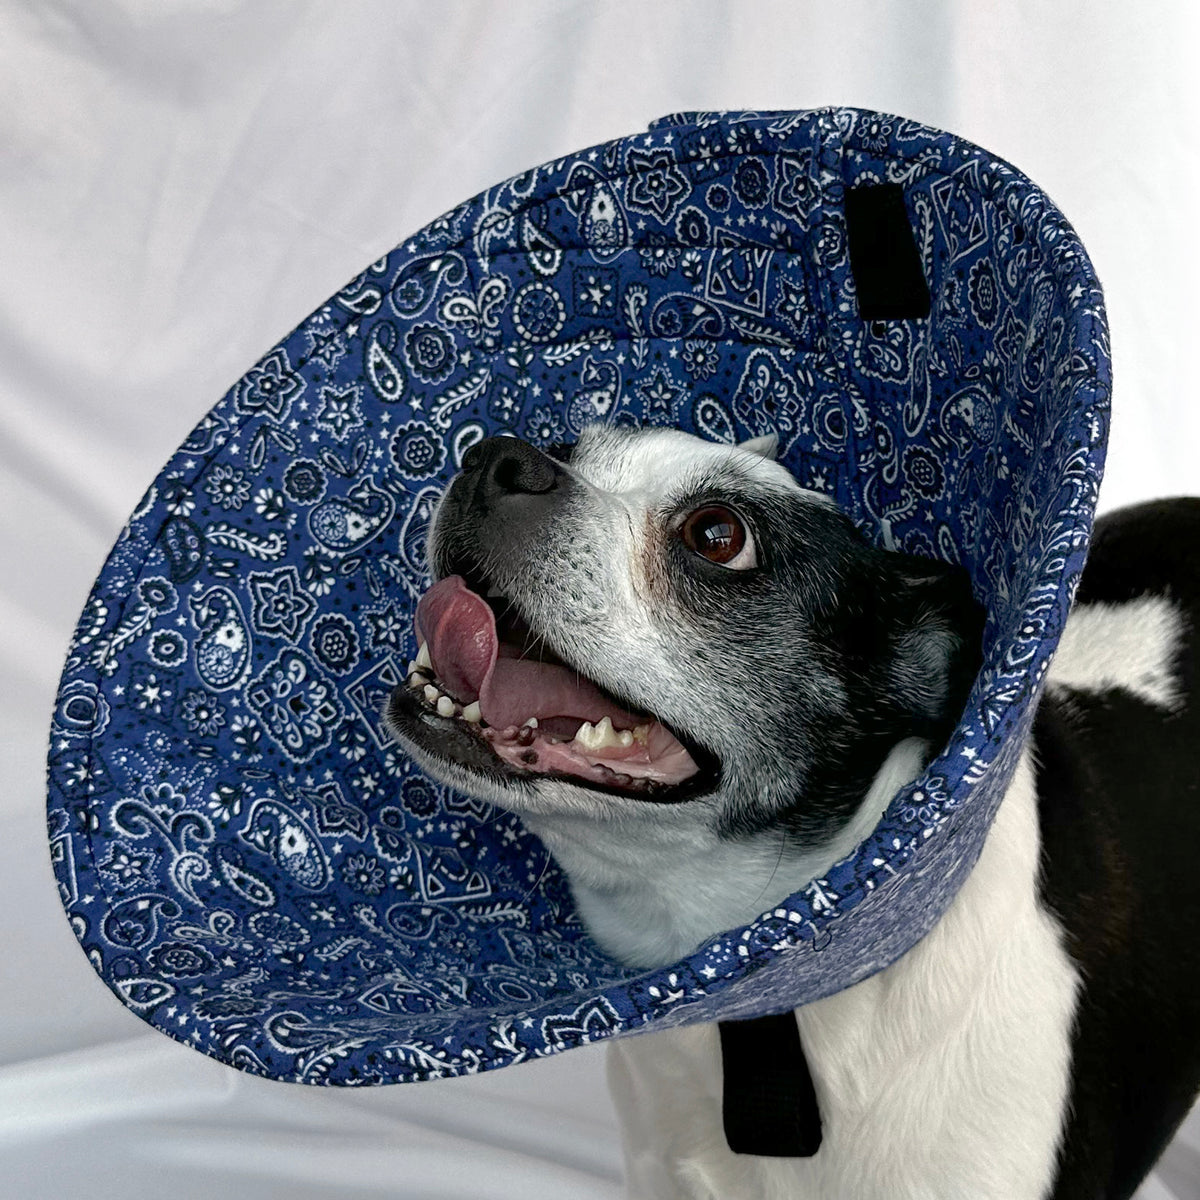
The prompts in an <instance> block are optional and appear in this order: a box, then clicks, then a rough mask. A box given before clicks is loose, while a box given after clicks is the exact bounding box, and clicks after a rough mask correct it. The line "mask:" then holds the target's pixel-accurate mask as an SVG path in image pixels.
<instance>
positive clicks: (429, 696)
mask: <svg viewBox="0 0 1200 1200" xmlns="http://www.w3.org/2000/svg"><path fill="white" fill-rule="evenodd" d="M441 696H442V693H441V692H439V691H438V690H437V688H435V687H434V686H433V684H432V683H427V684H426V685H425V699H426V700H428V701H429V703H430V704H436V703H437V702H438V701H439V700H440V699H441Z"/></svg>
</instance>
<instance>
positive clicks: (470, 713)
mask: <svg viewBox="0 0 1200 1200" xmlns="http://www.w3.org/2000/svg"><path fill="white" fill-rule="evenodd" d="M462 715H463V720H464V721H470V722H471V724H472V725H478V724H479V722H480V721H482V720H483V713H482V712H481V711H480V708H479V701H478V700H472V701H471V703H470V704H468V705H467V707H466V708H464V709H463V711H462Z"/></svg>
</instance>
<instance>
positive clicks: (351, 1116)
mask: <svg viewBox="0 0 1200 1200" xmlns="http://www.w3.org/2000/svg"><path fill="white" fill-rule="evenodd" d="M1190 7H1191V6H1189V5H1188V4H1187V3H1186V2H1185V0H1177V2H1175V3H1163V4H1157V5H1153V6H1136V5H1130V4H1128V3H1126V0H1092V3H1088V4H1084V3H1075V2H1066V0H1064V3H1061V4H1057V5H1053V6H1051V5H1044V4H1039V3H1036V2H1035V0H1025V2H1024V3H1007V4H1003V5H1001V4H978V5H975V4H972V5H968V4H966V3H953V2H952V0H944V2H942V3H938V2H936V0H890V2H888V0H875V2H870V0H842V3H839V4H830V3H828V2H827V0H804V2H793V3H765V2H757V3H749V2H745V3H740V4H739V3H720V2H719V0H708V2H702V0H694V2H691V0H676V2H675V3H672V4H670V5H652V4H648V3H644V2H641V0H628V2H612V3H599V2H595V3H580V2H574V3H570V2H567V0H558V2H553V0H542V2H538V0H504V2H497V3H492V4H488V3H478V2H476V3H467V2H458V0H451V2H443V3H437V4H433V3H427V2H416V0H410V2H404V3H397V2H393V0H375V2H368V0H362V2H358V0H344V2H342V3H338V4H332V3H330V4H319V3H315V2H313V3H299V2H296V3H283V2H280V0H5V3H4V4H3V6H2V7H0V462H2V463H3V474H2V475H0V526H2V529H3V547H2V551H0V553H2V555H3V557H2V558H0V563H2V571H0V655H2V660H0V661H2V664H3V665H2V675H0V680H2V682H3V687H2V688H0V713H2V718H3V719H2V720H0V745H2V754H0V770H2V771H3V777H2V778H3V787H2V790H0V823H2V824H0V912H2V914H3V916H2V918H0V919H2V922H3V924H2V925H0V1197H12V1198H13V1200H50V1198H52V1197H53V1198H55V1200H57V1198H59V1197H67V1196H71V1197H73V1196H87V1197H89V1198H90V1200H107V1198H109V1197H113V1198H115V1197H118V1196H119V1197H126V1196H128V1195H151V1194H155V1195H170V1196H174V1197H181V1198H190V1197H200V1196H209V1195H211V1194H224V1195H230V1196H236V1197H239V1198H241V1197H247V1198H251V1200H257V1198H261V1197H282V1196H287V1197H288V1198H289V1200H305V1198H308V1197H312V1198H318V1197H331V1196H336V1197H351V1198H352V1197H366V1196H383V1195H387V1196H391V1197H422V1198H424V1197H432V1196H437V1197H444V1198H448V1200H459V1198H461V1200H479V1198H481V1197H487V1198H492V1197H510V1196H511V1197H521V1198H522V1200H537V1198H539V1197H545V1198H551V1197H554V1198H561V1197H573V1198H574V1197H579V1198H582V1200H588V1198H592V1197H595V1198H600V1197H604V1198H610V1197H616V1196H618V1195H620V1194H621V1187H620V1182H619V1179H620V1155H619V1149H618V1147H617V1144H616V1140H615V1126H614V1122H613V1119H612V1117H611V1115H610V1112H609V1108H608V1100H607V1096H606V1093H605V1091H604V1087H603V1074H602V1061H601V1054H600V1053H599V1051H597V1050H592V1049H588V1050H579V1051H575V1052H572V1053H570V1054H567V1055H565V1056H563V1057H561V1058H557V1059H553V1060H549V1061H545V1062H540V1063H535V1064H531V1065H527V1066H520V1067H517V1068H514V1069H511V1070H507V1071H502V1072H498V1073H494V1074H491V1075H487V1076H483V1077H479V1078H474V1079H467V1080H453V1081H448V1082H446V1083H432V1084H426V1085H423V1086H420V1087H411V1086H409V1087H393V1088H385V1089H380V1090H376V1091H372V1092H349V1091H339V1090H332V1089H331V1090H319V1089H313V1090H310V1089H306V1088H301V1087H297V1086H288V1085H283V1084H272V1083H268V1082H265V1081H263V1080H259V1079H254V1078H251V1077H249V1076H245V1075H242V1074H239V1073H238V1072H236V1071H233V1070H230V1069H228V1068H226V1067H223V1066H221V1065H220V1064H218V1063H216V1062H215V1061H212V1060H210V1059H207V1058H204V1057H203V1056H201V1055H199V1054H196V1053H193V1052H192V1051H189V1050H188V1049H186V1048H184V1047H182V1046H180V1045H177V1044H176V1043H174V1042H172V1041H169V1040H168V1039H166V1038H164V1037H162V1036H161V1035H159V1034H157V1033H155V1032H153V1031H151V1030H150V1029H149V1028H148V1027H147V1026H145V1025H143V1024H142V1023H141V1022H140V1021H139V1020H138V1019H137V1018H136V1017H134V1016H133V1015H132V1014H130V1013H129V1012H127V1011H126V1010H125V1009H124V1008H122V1007H121V1005H120V1004H119V1003H118V1002H117V1000H116V999H115V998H114V997H113V996H112V995H111V994H110V993H109V992H108V990H107V989H106V988H105V987H104V986H103V985H102V984H101V983H100V982H99V980H98V979H97V978H96V976H95V975H94V974H93V972H92V969H91V967H90V966H89V965H88V964H87V962H86V961H85V959H84V957H83V955H82V954H81V953H80V952H79V949H78V946H77V945H76V943H75V940H74V938H73V937H72V935H71V933H70V931H69V930H68V928H67V925H66V922H65V921H64V919H63V915H62V912H61V910H60V908H59V903H58V899H57V895H56V892H55V887H54V882H53V879H52V876H51V871H50V867H49V863H48V858H47V851H46V846H45V841H44V831H43V802H44V794H43V753H44V744H45V739H46V734H47V725H48V717H49V713H50V709H51V703H52V698H53V694H54V688H55V684H56V681H57V678H58V674H59V671H60V668H61V664H62V660H63V657H64V654H65V651H66V646H67V641H68V638H69V636H70V633H71V630H72V627H73V625H74V622H75V619H76V617H77V615H78V613H79V611H80V609H81V607H82V605H83V602H84V599H85V598H86V595H87V592H88V589H89V586H90V584H91V582H92V579H93V577H94V575H95V573H96V571H97V570H98V569H99V567H100V565H101V563H102V561H103V559H104V557H105V555H106V553H107V551H108V549H109V548H110V546H111V545H112V543H113V541H114V540H115V538H116V536H117V533H118V531H119V530H120V528H121V526H122V525H123V523H124V521H125V519H126V517H127V515H128V514H129V513H130V511H131V510H132V509H133V507H134V505H135V503H136V502H137V500H138V498H139V497H140V495H141V493H142V491H143V489H144V488H145V487H146V486H147V485H148V484H149V482H150V481H151V480H152V479H153V478H154V476H155V475H156V474H157V472H158V470H159V468H160V467H161V466H162V464H163V463H164V462H165V461H166V459H167V457H168V456H169V454H170V453H171V452H172V451H173V450H174V449H175V447H176V446H177V445H178V444H179V443H180V442H181V441H182V440H183V438H184V437H185V436H186V434H187V433H188V431H189V430H190V429H191V428H192V426H193V424H194V423H195V422H196V420H197V419H198V418H199V417H200V416H201V415H202V414H203V413H204V412H205V411H206V410H207V409H208V408H209V407H210V406H211V405H212V404H213V403H214V402H215V401H216V400H217V399H218V398H219V397H220V396H221V394H222V393H223V392H224V391H225V389H226V388H227V387H228V385H229V384H230V383H231V382H232V381H233V380H235V379H236V378H237V377H238V376H239V375H241V374H242V372H243V371H244V370H245V369H246V368H247V367H248V366H250V364H251V363H253V362H254V361H255V360H256V359H257V358H258V357H259V356H260V355H261V354H262V353H263V352H264V351H266V350H267V349H268V348H269V347H270V346H271V345H272V344H274V343H275V341H276V340H277V339H278V338H279V337H280V336H281V335H283V334H284V333H286V332H287V331H288V330H289V329H291V328H292V327H293V326H294V325H295V324H296V323H297V322H298V321H299V320H300V319H301V318H302V317H304V316H306V315H307V314H308V313H309V312H310V311H311V310H312V309H313V308H314V307H316V305H317V304H319V303H320V302H321V301H323V300H325V299H326V298H327V297H328V296H329V295H330V294H331V293H332V292H334V291H335V290H336V289H337V288H339V287H340V286H341V285H342V284H343V283H345V282H346V281H347V280H348V279H349V278H350V277H351V276H352V275H354V274H355V273H357V272H358V271H359V270H360V269H361V268H362V267H364V266H365V265H366V264H367V263H368V262H370V261H372V260H373V259H375V258H377V257H379V256H380V255H381V254H383V253H384V251H386V250H387V249H388V248H390V247H391V246H392V245H393V243H395V242H397V241H399V240H400V239H401V238H402V237H404V236H405V235H407V234H408V233H411V232H413V231H415V230H416V229H418V228H420V227H421V226H422V225H424V224H425V223H426V222H427V221H428V220H430V219H431V218H433V217H435V216H437V215H438V214H439V213H441V212H442V211H444V210H445V209H447V208H449V207H450V206H451V205H453V204H454V203H456V202H457V201H459V200H461V199H465V198H466V197H467V196H469V195H472V194H474V193H475V192H476V191H478V190H480V189H481V188H483V187H485V186H487V185H489V184H491V183H494V182H497V181H499V180H501V179H503V178H505V177H507V176H509V175H511V174H513V173H515V172H517V171H519V170H521V169H523V168H525V167H528V166H531V165H533V164H535V163H538V162H542V161H544V160H546V159H550V158H553V157H555V156H557V155H561V154H563V153H566V152H568V151H572V150H575V149H579V148H582V147H584V146H587V145H589V144H591V143H593V142H598V141H602V140H604V139H607V138H611V137H615V136H619V135H621V134H625V133H630V132H634V131H636V130H638V129H640V128H642V127H643V126H644V124H645V123H646V122H647V121H648V120H650V119H652V118H654V117H656V116H659V115H661V114H663V113H666V112H670V111H675V110H679V109H686V108H739V107H751V106H752V107H772V108H804V107H815V106H819V105H826V104H831V103H846V104H854V105H860V106H864V107H873V108H878V109H883V110H887V111H892V112H897V113H902V114H905V115H908V116H912V117H915V118H917V119H919V120H922V121H925V122H927V123H929V124H931V125H935V126H940V127H942V128H946V129H952V130H955V131H957V132H959V133H961V134H963V135H964V136H965V137H967V138H969V139H971V140H972V141H975V142H977V143H979V144H981V145H983V146H986V147H987V148H988V149H990V150H992V151H994V152H995V153H997V154H999V155H1001V156H1003V157H1005V158H1008V159H1009V160H1011V161H1012V162H1014V163H1015V164H1016V165H1018V166H1019V167H1020V168H1021V169H1022V170H1024V171H1025V172H1026V173H1027V174H1029V175H1030V176H1031V177H1032V178H1033V179H1034V180H1036V181H1037V182H1038V183H1039V184H1041V185H1042V186H1043V187H1044V188H1045V189H1046V190H1047V191H1048V192H1049V193H1050V194H1051V196H1053V197H1054V198H1055V200H1056V201H1057V202H1058V204H1059V205H1060V206H1061V207H1062V208H1063V210H1064V211H1065V212H1066V213H1067V215H1068V216H1069V217H1070V219H1071V220H1072V221H1073V222H1074V224H1075V225H1076V227H1077V229H1078V230H1079V232H1080V234H1081V236H1082V238H1083V241H1084V243H1085V244H1086V245H1087V247H1088V248H1089V250H1090V252H1091V255H1092V258H1093V260H1094V262H1095V264H1096V268H1097V271H1098V273H1099V275H1100V278H1101V280H1102V281H1103V283H1104V284H1105V287H1106V291H1107V295H1108V304H1109V312H1110V315H1111V320H1112V333H1113V344H1114V353H1115V371H1116V388H1115V419H1114V424H1113V433H1112V443H1111V450H1110V456H1109V468H1108V478H1107V482H1106V484H1105V489H1104V492H1103V493H1102V497H1101V507H1102V508H1112V507H1115V506H1116V505H1118V504H1121V503H1126V502H1129V501H1133V500H1138V499H1143V498H1147V497H1150V496H1155V495H1165V494H1170V493H1179V492H1185V491H1191V492H1200V468H1198V467H1197V464H1196V458H1197V454H1198V452H1200V403H1198V401H1197V396H1196V387H1195V381H1194V378H1193V373H1194V370H1195V366H1196V362H1197V353H1196V342H1197V334H1196V331H1197V328H1198V327H1200V321H1198V318H1200V287H1198V286H1197V280H1198V279H1200V248H1198V244H1197V238H1196V232H1195V229H1196V224H1195V211H1196V204H1197V195H1198V194H1200V142H1198V139H1200V122H1198V120H1197V118H1198V117H1200V86H1198V84H1197V79H1196V62H1197V60H1198V57H1200V56H1198V54H1197V51H1198V49H1200V38H1198V36H1197V35H1198V25H1197V21H1196V18H1194V17H1193V16H1192V15H1191V12H1190ZM1147 1019H1149V1020H1153V1013H1148V1014H1147ZM1198 1195H1200V1119H1198V1115H1193V1118H1192V1120H1191V1121H1190V1123H1189V1125H1188V1126H1187V1127H1186V1128H1185V1131H1184V1133H1183V1134H1182V1135H1181V1137H1180V1138H1179V1139H1177V1141H1176V1143H1175V1144H1174V1146H1173V1147H1172V1149H1171V1150H1170V1152H1169V1153H1168V1155H1167V1157H1166V1159H1164V1161H1163V1163H1162V1164H1161V1165H1160V1168H1159V1169H1158V1171H1156V1173H1155V1175H1154V1176H1153V1177H1152V1178H1151V1179H1150V1180H1149V1181H1148V1183H1147V1184H1146V1186H1145V1187H1144V1189H1143V1191H1142V1192H1141V1193H1140V1194H1139V1196H1140V1200H1168V1198H1174V1200H1194V1198H1195V1197H1196V1196H1198Z"/></svg>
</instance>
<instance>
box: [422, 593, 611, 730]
mask: <svg viewBox="0 0 1200 1200" xmlns="http://www.w3.org/2000/svg"><path fill="white" fill-rule="evenodd" d="M417 630H418V632H419V633H420V635H421V637H423V638H424V639H425V642H426V644H427V645H428V647H429V658H430V661H431V662H432V663H433V671H434V674H435V675H436V676H437V678H438V680H439V681H440V682H441V684H442V686H443V687H444V688H445V690H446V691H448V692H449V693H450V694H451V695H452V696H454V697H455V699H457V700H458V701H459V702H460V703H462V704H470V703H471V701H473V700H478V701H479V707H480V711H481V713H482V714H483V719H484V720H485V721H486V722H487V723H488V724H489V725H492V726H495V727H496V728H498V729H504V728H505V727H506V726H509V725H523V724H524V723H525V722H526V721H527V720H529V718H530V717H537V718H539V720H540V719H542V718H544V717H575V718H578V719H579V720H581V721H590V722H591V723H592V724H593V725H594V724H596V723H597V722H599V721H602V720H603V719H604V718H605V717H611V718H612V722H613V724H614V725H615V726H616V727H617V728H618V729H631V728H633V726H634V724H635V721H634V720H633V718H632V716H631V714H629V713H627V712H626V711H625V710H624V709H623V708H621V707H619V706H618V705H616V704H613V703H612V701H610V700H607V699H605V697H604V696H602V695H601V694H600V692H598V691H597V690H596V688H595V686H594V685H593V684H592V683H591V682H590V681H589V680H587V679H584V678H582V677H581V676H580V675H578V674H577V673H576V672H574V671H571V670H569V669H568V668H566V667H560V666H557V665H555V664H552V663H540V662H537V661H535V660H534V659H527V658H514V657H511V656H510V655H509V654H505V655H503V656H501V648H500V643H499V638H498V637H497V635H496V619H495V617H494V615H493V614H492V610H491V608H490V607H489V606H488V603H487V601H486V600H484V599H483V597H482V596H479V595H477V594H476V593H475V592H473V591H471V590H470V589H469V588H468V587H467V585H466V584H465V583H464V582H463V579H462V576H461V575H450V576H448V577H447V578H445V579H442V580H439V581H438V582H437V583H435V584H434V585H433V587H431V588H430V589H429V591H427V592H426V593H425V595H424V596H422V597H421V601H420V603H419V604H418V605H417ZM504 649H505V650H508V649H509V647H507V646H506V647H505V648H504Z"/></svg>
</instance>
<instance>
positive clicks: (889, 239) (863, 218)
mask: <svg viewBox="0 0 1200 1200" xmlns="http://www.w3.org/2000/svg"><path fill="white" fill-rule="evenodd" d="M846 239H847V241H848V242H849V245H850V269H851V271H853V272H854V285H855V287H856V288H857V289H858V315H859V316H860V317H862V319H863V320H864V321H905V320H913V319H917V318H921V317H927V316H929V285H928V284H927V283H926V282H925V275H924V273H923V272H922V270H921V252H920V251H919V250H918V249H917V239H916V238H915V237H914V236H913V231H912V226H911V225H910V224H909V220H908V211H907V210H906V209H905V207H904V189H903V188H902V187H901V186H900V185H899V184H898V183H879V184H871V185H865V186H863V187H852V188H847V189H846Z"/></svg>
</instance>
